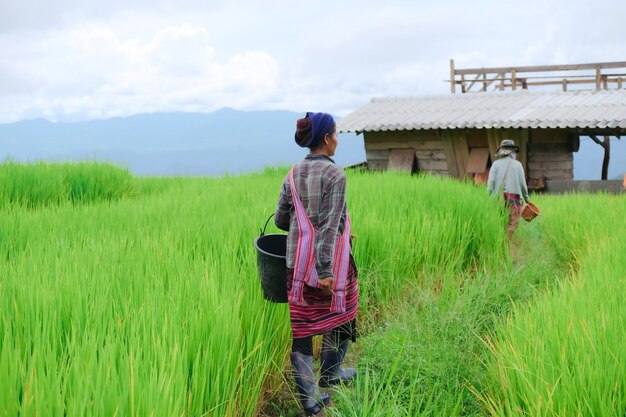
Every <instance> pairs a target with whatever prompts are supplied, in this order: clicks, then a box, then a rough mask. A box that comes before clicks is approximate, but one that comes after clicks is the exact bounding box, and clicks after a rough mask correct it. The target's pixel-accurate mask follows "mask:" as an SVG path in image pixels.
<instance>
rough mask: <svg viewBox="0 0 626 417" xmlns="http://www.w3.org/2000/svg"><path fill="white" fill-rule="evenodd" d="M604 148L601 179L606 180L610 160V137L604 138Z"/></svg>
mask: <svg viewBox="0 0 626 417" xmlns="http://www.w3.org/2000/svg"><path fill="white" fill-rule="evenodd" d="M602 147H603V148H604V159H603V160H602V179H603V180H606V179H607V178H608V177H609V160H610V159H611V137H610V136H605V137H604V142H603V143H602Z"/></svg>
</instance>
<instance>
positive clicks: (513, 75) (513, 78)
mask: <svg viewBox="0 0 626 417" xmlns="http://www.w3.org/2000/svg"><path fill="white" fill-rule="evenodd" d="M516 74H517V71H516V70H515V68H513V69H512V70H511V90H513V91H515V87H516V86H517V79H516V78H515V76H516Z"/></svg>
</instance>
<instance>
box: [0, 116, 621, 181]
mask: <svg viewBox="0 0 626 417" xmlns="http://www.w3.org/2000/svg"><path fill="white" fill-rule="evenodd" d="M299 117H302V114H301V113H294V112H289V111H249V112H245V111H238V110H233V109H228V108H225V109H222V110H218V111H215V112H212V113H150V114H139V115H135V116H129V117H116V118H112V119H105V120H92V121H85V122H75V123H52V122H49V121H46V120H25V121H21V122H17V123H11V124H0V158H1V159H5V158H7V157H10V158H12V159H14V160H17V161H36V160H45V161H67V160H70V161H77V160H99V161H111V162H114V163H117V164H120V165H124V166H127V167H129V168H130V169H131V171H132V172H133V173H135V174H136V175H163V176H171V175H193V176H204V175H223V174H225V173H229V174H237V173H241V172H250V171H256V170H260V169H263V168H264V167H266V166H276V165H281V164H282V165H289V164H292V163H295V162H298V161H299V160H301V159H302V157H303V156H304V155H305V154H306V149H301V148H299V147H298V146H296V145H295V144H294V140H293V133H294V127H295V121H296V119H297V118H299ZM603 152H604V151H603V150H602V148H601V147H600V146H598V145H597V144H595V143H594V142H593V141H592V140H591V139H588V138H583V139H582V140H581V144H580V150H579V151H578V152H576V153H574V177H575V178H576V179H588V180H589V179H600V171H601V168H602V157H603ZM335 159H336V161H337V163H339V164H340V165H342V166H347V165H352V164H356V163H360V162H363V161H365V150H364V147H363V136H356V135H354V134H342V135H340V137H339V148H338V150H337V155H336V158H335ZM625 172H626V139H622V140H614V139H613V140H612V141H611V162H610V164H609V178H613V179H622V178H623V176H624V173H625Z"/></svg>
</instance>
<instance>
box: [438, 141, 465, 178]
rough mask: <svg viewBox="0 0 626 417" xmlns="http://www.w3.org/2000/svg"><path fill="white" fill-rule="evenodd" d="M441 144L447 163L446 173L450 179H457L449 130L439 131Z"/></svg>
mask: <svg viewBox="0 0 626 417" xmlns="http://www.w3.org/2000/svg"><path fill="white" fill-rule="evenodd" d="M439 133H440V135H441V140H442V142H443V149H444V151H445V153H446V161H447V162H448V173H449V174H450V176H451V177H456V178H459V177H460V175H459V168H458V166H457V163H456V154H455V152H454V145H453V143H452V135H451V132H450V130H447V129H444V130H440V131H439Z"/></svg>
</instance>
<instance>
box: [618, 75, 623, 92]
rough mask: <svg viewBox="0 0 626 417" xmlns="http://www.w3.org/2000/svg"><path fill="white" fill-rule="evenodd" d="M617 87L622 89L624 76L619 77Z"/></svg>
mask: <svg viewBox="0 0 626 417" xmlns="http://www.w3.org/2000/svg"><path fill="white" fill-rule="evenodd" d="M617 89H618V90H621V89H622V77H619V78H618V79H617Z"/></svg>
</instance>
